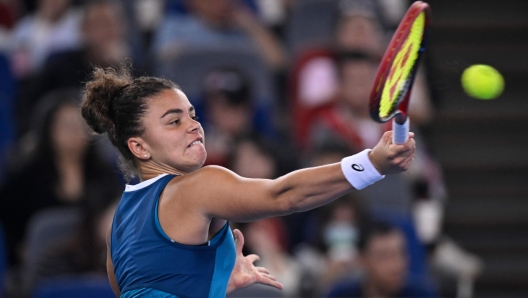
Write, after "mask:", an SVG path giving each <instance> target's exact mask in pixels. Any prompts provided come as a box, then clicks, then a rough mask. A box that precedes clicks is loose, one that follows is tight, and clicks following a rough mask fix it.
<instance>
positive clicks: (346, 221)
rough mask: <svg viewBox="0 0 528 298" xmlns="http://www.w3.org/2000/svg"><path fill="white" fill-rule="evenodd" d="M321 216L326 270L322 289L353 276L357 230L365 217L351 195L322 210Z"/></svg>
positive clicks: (322, 280) (355, 270) (358, 203)
mask: <svg viewBox="0 0 528 298" xmlns="http://www.w3.org/2000/svg"><path fill="white" fill-rule="evenodd" d="M321 213H322V215H320V216H321V217H323V218H322V220H321V221H322V223H323V224H322V231H321V238H322V242H323V243H322V244H323V245H324V247H325V248H326V260H327V268H326V270H324V274H323V275H322V276H321V279H320V280H321V286H322V287H323V288H326V287H327V286H328V285H330V284H333V283H335V281H337V280H340V279H342V278H343V277H346V276H353V275H354V274H356V275H357V273H358V270H359V264H358V234H359V232H358V227H359V225H360V224H362V223H363V221H364V220H365V214H364V213H363V210H362V207H361V202H360V199H359V197H357V196H356V195H354V194H353V193H350V194H347V195H346V196H345V197H343V198H341V199H339V200H337V201H335V202H332V203H331V204H329V205H327V206H325V207H324V208H323V210H322V212H321ZM325 213H326V214H325Z"/></svg>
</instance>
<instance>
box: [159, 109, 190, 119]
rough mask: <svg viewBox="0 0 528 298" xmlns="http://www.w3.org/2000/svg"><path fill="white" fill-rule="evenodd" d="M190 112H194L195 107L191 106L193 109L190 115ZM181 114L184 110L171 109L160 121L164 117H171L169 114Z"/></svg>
mask: <svg viewBox="0 0 528 298" xmlns="http://www.w3.org/2000/svg"><path fill="white" fill-rule="evenodd" d="M190 112H194V107H193V106H191V107H190V108H189V113H190ZM181 113H183V110H182V109H170V110H167V112H165V114H163V115H162V116H161V117H160V119H161V118H163V117H165V116H167V115H169V114H181Z"/></svg>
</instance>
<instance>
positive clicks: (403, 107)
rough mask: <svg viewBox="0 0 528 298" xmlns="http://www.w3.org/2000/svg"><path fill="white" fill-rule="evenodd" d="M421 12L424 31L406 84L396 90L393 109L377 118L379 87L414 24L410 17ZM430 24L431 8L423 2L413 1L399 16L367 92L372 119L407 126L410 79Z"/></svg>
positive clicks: (411, 79)
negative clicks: (396, 97)
mask: <svg viewBox="0 0 528 298" xmlns="http://www.w3.org/2000/svg"><path fill="white" fill-rule="evenodd" d="M421 12H424V13H425V20H424V33H423V36H422V41H421V43H420V49H419V51H418V57H417V58H416V61H415V63H414V65H413V67H412V69H411V71H410V73H409V76H408V79H407V82H406V84H407V85H408V86H406V87H405V88H403V90H401V91H400V94H399V95H398V99H397V100H396V101H395V102H394V103H393V105H395V107H396V108H394V109H393V110H394V111H393V112H392V113H390V114H389V115H388V116H387V117H380V115H379V109H380V104H381V96H382V92H383V89H384V88H385V86H384V85H385V83H386V81H387V78H388V76H389V73H390V70H391V66H392V63H393V62H394V59H395V58H396V55H397V54H398V51H397V49H400V48H401V47H402V45H403V43H404V42H405V41H406V38H407V36H408V35H409V34H410V32H411V27H412V25H413V23H414V20H415V19H416V18H417V17H418V16H419V15H420V13H421ZM430 23H431V8H430V7H429V5H428V4H427V3H425V2H422V1H416V2H414V3H413V4H412V5H411V6H410V7H409V9H408V10H407V13H406V14H405V16H404V17H403V19H402V21H401V22H400V24H399V25H398V28H397V29H396V31H395V33H394V35H393V37H392V40H391V42H390V44H389V46H388V47H387V50H386V51H385V54H384V55H383V59H382V60H381V63H380V66H379V69H378V73H377V74H376V79H375V81H374V86H373V88H372V91H371V95H370V101H369V110H370V116H371V117H372V119H373V120H374V121H376V122H379V123H385V122H387V121H389V120H390V119H394V120H393V121H394V122H393V125H394V124H398V125H400V126H406V127H407V129H408V123H407V125H406V122H408V119H407V118H408V117H407V109H408V106H409V98H410V95H411V89H412V85H413V82H414V77H415V76H416V72H417V70H418V65H419V63H420V58H421V57H422V55H423V52H424V51H425V47H426V45H427V41H428V37H429V25H430ZM407 131H408V130H407Z"/></svg>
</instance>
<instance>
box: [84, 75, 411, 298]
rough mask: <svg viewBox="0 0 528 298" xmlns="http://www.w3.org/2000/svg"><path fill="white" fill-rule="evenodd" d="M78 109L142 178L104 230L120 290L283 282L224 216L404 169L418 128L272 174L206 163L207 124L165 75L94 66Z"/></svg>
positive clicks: (309, 199) (331, 193) (312, 198)
mask: <svg viewBox="0 0 528 298" xmlns="http://www.w3.org/2000/svg"><path fill="white" fill-rule="evenodd" d="M82 115H83V117H84V118H85V120H86V122H87V123H88V125H89V126H90V127H91V128H92V129H93V130H94V131H95V132H96V133H105V132H106V133H107V135H108V137H109V138H110V141H111V142H112V143H113V144H114V146H115V147H117V149H118V150H119V151H120V153H121V157H122V166H124V168H125V173H128V174H130V175H133V174H138V175H139V176H140V179H141V181H142V182H140V183H139V184H136V185H133V186H131V185H127V187H126V189H125V191H124V193H123V196H122V198H121V201H120V203H119V206H118V207H117V210H116V212H115V215H114V220H113V223H112V227H111V230H110V233H109V237H108V246H109V249H108V262H107V263H108V266H107V269H108V275H109V279H110V282H111V284H112V287H113V289H114V291H115V293H116V295H118V296H119V295H120V296H121V297H180V298H183V297H224V296H225V295H226V293H227V292H229V291H231V290H234V289H236V288H240V287H245V286H248V285H250V284H252V283H255V282H257V283H262V284H266V285H270V286H274V287H277V288H279V289H280V288H281V287H282V285H281V284H280V283H279V282H277V281H276V280H275V278H274V277H273V276H272V275H270V274H269V272H268V271H267V270H266V269H264V268H260V267H255V266H253V262H254V261H256V260H257V259H258V257H257V256H254V255H252V256H247V257H244V256H242V253H241V244H243V238H242V234H241V233H240V231H237V230H235V237H236V238H238V240H237V241H238V248H235V240H234V237H233V234H232V232H231V230H230V228H229V224H228V221H235V222H246V221H254V220H258V219H261V218H265V217H270V216H280V215H287V214H291V213H293V212H302V211H305V210H309V209H313V208H316V207H319V206H321V205H324V204H327V203H329V202H331V201H333V200H335V199H337V198H339V197H340V196H342V195H343V194H345V193H347V192H349V191H351V190H353V189H362V188H364V187H366V186H368V185H370V184H372V183H374V182H376V181H378V180H380V179H382V178H383V177H384V176H383V175H385V174H393V173H399V172H402V171H404V170H406V169H407V168H408V167H409V166H410V164H411V163H412V160H413V158H414V152H415V143H414V140H413V134H412V133H411V134H410V139H409V140H408V141H407V142H406V143H404V144H402V145H395V144H393V143H392V141H391V133H390V132H387V133H385V134H384V135H383V137H382V138H381V140H380V142H379V143H378V144H377V145H376V146H375V147H374V148H373V149H372V150H365V151H363V152H360V153H358V154H355V155H352V156H350V157H346V158H344V159H343V160H342V161H341V162H340V163H336V164H330V165H326V166H321V167H315V168H308V169H302V170H298V171H295V172H292V173H289V174H287V175H285V176H282V177H280V178H277V179H275V180H266V179H247V178H243V177H240V176H238V175H237V174H235V173H233V172H231V171H229V170H227V169H225V168H222V167H218V166H208V167H203V168H202V165H203V163H204V161H205V158H206V155H207V153H206V151H205V148H204V142H205V140H204V131H203V129H202V127H201V125H200V123H199V122H198V121H197V120H198V119H197V118H196V114H195V110H194V107H193V106H192V105H191V103H190V102H189V100H188V99H187V97H186V96H185V94H184V93H183V92H182V91H181V90H180V89H179V87H178V86H176V85H175V84H174V83H173V82H171V81H168V80H165V79H160V78H154V77H140V78H135V79H134V78H132V77H131V75H130V71H129V70H128V69H127V68H126V67H121V68H119V69H115V70H114V69H101V68H97V69H95V71H94V74H93V79H92V80H91V81H89V82H87V84H86V88H85V90H84V95H83V103H82ZM226 116H227V115H226ZM237 250H238V251H237Z"/></svg>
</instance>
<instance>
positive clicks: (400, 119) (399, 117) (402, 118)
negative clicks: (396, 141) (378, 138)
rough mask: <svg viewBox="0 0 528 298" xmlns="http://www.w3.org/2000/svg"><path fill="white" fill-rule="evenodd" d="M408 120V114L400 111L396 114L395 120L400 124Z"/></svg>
mask: <svg viewBox="0 0 528 298" xmlns="http://www.w3.org/2000/svg"><path fill="white" fill-rule="evenodd" d="M406 121H407V116H405V115H404V114H402V113H398V114H396V116H394V122H396V123H397V124H399V125H403V124H405V122H406Z"/></svg>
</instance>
